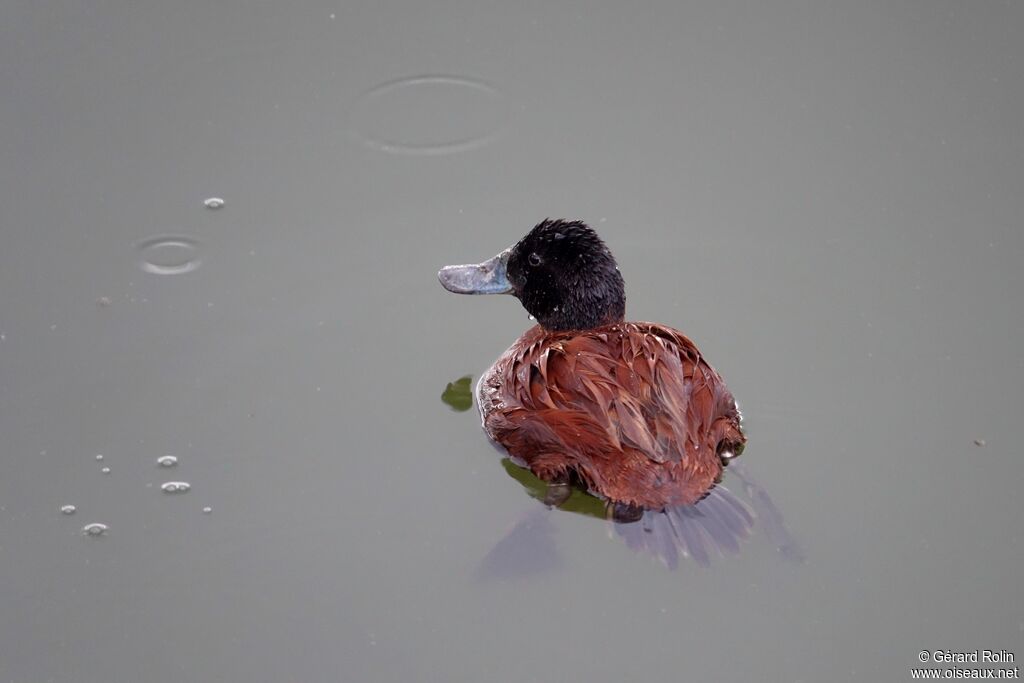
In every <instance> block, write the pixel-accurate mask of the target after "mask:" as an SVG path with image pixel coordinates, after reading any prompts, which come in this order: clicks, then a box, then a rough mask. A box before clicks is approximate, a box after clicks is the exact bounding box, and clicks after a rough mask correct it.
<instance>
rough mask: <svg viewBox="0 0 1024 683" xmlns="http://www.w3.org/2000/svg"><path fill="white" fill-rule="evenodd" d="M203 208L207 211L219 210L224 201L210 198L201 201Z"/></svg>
mask: <svg viewBox="0 0 1024 683" xmlns="http://www.w3.org/2000/svg"><path fill="white" fill-rule="evenodd" d="M203 206H205V207H206V208H207V209H219V208H221V207H223V206H224V200H223V199H221V198H220V197H210V198H209V199H206V200H204V201H203Z"/></svg>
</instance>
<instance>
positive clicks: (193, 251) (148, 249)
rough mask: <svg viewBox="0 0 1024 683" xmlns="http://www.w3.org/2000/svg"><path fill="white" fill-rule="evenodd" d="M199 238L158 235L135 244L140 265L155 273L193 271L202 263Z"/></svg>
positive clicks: (169, 273)
mask: <svg viewBox="0 0 1024 683" xmlns="http://www.w3.org/2000/svg"><path fill="white" fill-rule="evenodd" d="M199 246H200V245H199V240H197V239H195V238H194V237H188V236H186V235H158V236H156V237H150V238H149V239H146V240H142V241H141V242H139V243H138V244H136V245H135V250H136V251H137V252H138V253H139V258H140V261H139V267H140V268H142V270H144V271H146V272H147V273H153V274H154V275H182V274H184V273H191V272H192V271H193V270H195V269H196V268H198V267H199V266H200V265H201V264H202V260H201V259H200V258H199Z"/></svg>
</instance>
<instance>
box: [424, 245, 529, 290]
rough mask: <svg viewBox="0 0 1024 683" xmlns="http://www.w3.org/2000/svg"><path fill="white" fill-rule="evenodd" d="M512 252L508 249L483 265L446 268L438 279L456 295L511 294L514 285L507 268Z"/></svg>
mask: <svg viewBox="0 0 1024 683" xmlns="http://www.w3.org/2000/svg"><path fill="white" fill-rule="evenodd" d="M511 251H512V249H511V248H509V249H506V250H505V251H503V252H501V253H500V254H498V255H497V256H495V257H494V258H492V259H489V260H487V261H484V262H483V263H470V264H466V265H463V266H445V267H444V268H442V269H441V270H440V271H439V272H438V273H437V279H438V280H440V281H441V285H442V286H444V288H445V289H447V290H448V291H449V292H455V293H456V294H509V293H511V292H512V285H511V283H509V281H508V273H507V272H506V270H505V268H506V266H507V265H508V255H509V253H510V252H511Z"/></svg>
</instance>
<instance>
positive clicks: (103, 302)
mask: <svg viewBox="0 0 1024 683" xmlns="http://www.w3.org/2000/svg"><path fill="white" fill-rule="evenodd" d="M112 303H113V301H111V300H110V297H109V296H101V297H100V298H98V299H96V305H97V306H99V307H100V308H106V307H107V306H109V305H110V304H112Z"/></svg>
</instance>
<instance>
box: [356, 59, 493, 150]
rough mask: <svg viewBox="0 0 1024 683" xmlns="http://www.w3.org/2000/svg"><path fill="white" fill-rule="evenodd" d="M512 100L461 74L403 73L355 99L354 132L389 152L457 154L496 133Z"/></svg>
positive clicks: (484, 141) (374, 146) (485, 142)
mask: <svg viewBox="0 0 1024 683" xmlns="http://www.w3.org/2000/svg"><path fill="white" fill-rule="evenodd" d="M507 111H508V104H507V101H506V100H505V97H504V96H502V94H501V92H500V91H498V90H497V89H495V88H494V87H493V86H491V85H488V84H487V83H484V82H482V81H477V80H473V79H471V78H463V77H461V76H444V75H425V76H412V77H409V78H401V79H398V80H394V81H388V82H387V83H382V84H381V85H378V86H376V87H374V88H371V89H370V90H368V91H367V92H365V93H363V95H362V96H361V97H360V98H359V99H358V100H357V101H356V104H355V106H354V107H353V109H352V113H351V121H350V123H351V127H352V133H353V134H354V135H355V136H356V137H357V138H359V139H360V140H361V141H362V142H363V143H365V144H366V145H368V146H370V147H372V148H374V149H376V150H379V151H381V152H388V153H390V154H454V153H456V152H465V151H468V150H471V149H477V148H478V147H482V146H484V145H486V144H488V143H489V142H492V141H493V140H494V139H496V138H497V137H498V136H499V135H500V133H501V131H502V129H503V128H504V125H505V120H506V118H507Z"/></svg>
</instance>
